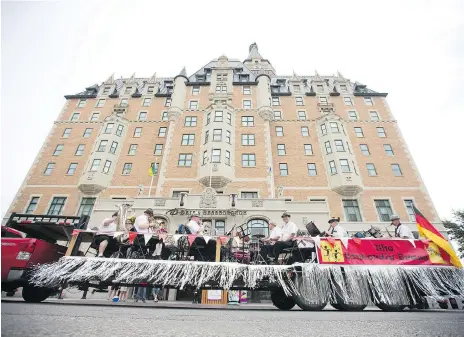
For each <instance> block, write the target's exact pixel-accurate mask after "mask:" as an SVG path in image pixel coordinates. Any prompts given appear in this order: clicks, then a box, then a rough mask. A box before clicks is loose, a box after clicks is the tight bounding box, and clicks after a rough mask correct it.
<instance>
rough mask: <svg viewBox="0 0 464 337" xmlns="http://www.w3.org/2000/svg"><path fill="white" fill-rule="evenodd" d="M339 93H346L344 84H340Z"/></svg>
mask: <svg viewBox="0 0 464 337" xmlns="http://www.w3.org/2000/svg"><path fill="white" fill-rule="evenodd" d="M340 91H341V92H347V89H346V85H345V84H340Z"/></svg>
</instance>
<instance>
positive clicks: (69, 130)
mask: <svg viewBox="0 0 464 337" xmlns="http://www.w3.org/2000/svg"><path fill="white" fill-rule="evenodd" d="M71 130H72V129H71V128H66V129H64V132H63V135H62V136H61V138H69V135H70V134H71Z"/></svg>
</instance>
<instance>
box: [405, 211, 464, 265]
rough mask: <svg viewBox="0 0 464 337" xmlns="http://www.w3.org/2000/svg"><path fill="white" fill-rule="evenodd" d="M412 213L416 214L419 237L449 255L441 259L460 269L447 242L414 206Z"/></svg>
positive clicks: (456, 257)
mask: <svg viewBox="0 0 464 337" xmlns="http://www.w3.org/2000/svg"><path fill="white" fill-rule="evenodd" d="M414 213H415V214H416V222H417V229H418V230H419V234H420V236H422V237H425V238H426V239H429V240H431V241H432V242H433V243H434V244H436V245H437V246H438V247H439V248H440V249H441V250H443V251H444V252H446V253H447V254H448V255H449V257H448V256H443V259H445V260H449V261H450V262H451V263H452V264H453V265H455V266H456V267H459V268H462V264H461V261H460V260H459V258H458V256H457V255H456V253H455V251H454V249H453V247H451V244H450V243H449V242H448V240H446V239H445V238H444V237H443V235H441V233H440V232H439V231H438V230H437V229H436V228H435V227H434V226H433V225H432V224H431V223H430V222H429V221H428V220H427V219H426V218H425V217H424V216H423V215H422V213H421V212H419V210H418V209H417V208H416V207H415V206H414ZM445 255H446V254H445Z"/></svg>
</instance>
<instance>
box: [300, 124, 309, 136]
mask: <svg viewBox="0 0 464 337" xmlns="http://www.w3.org/2000/svg"><path fill="white" fill-rule="evenodd" d="M301 135H302V136H303V137H309V128H308V127H307V126H302V127H301Z"/></svg>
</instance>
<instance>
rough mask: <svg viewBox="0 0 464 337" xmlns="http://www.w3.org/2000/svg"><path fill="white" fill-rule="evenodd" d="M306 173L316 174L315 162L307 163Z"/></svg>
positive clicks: (312, 175)
mask: <svg viewBox="0 0 464 337" xmlns="http://www.w3.org/2000/svg"><path fill="white" fill-rule="evenodd" d="M308 174H309V175H310V176H311V177H314V176H317V170H316V164H314V163H308Z"/></svg>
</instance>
